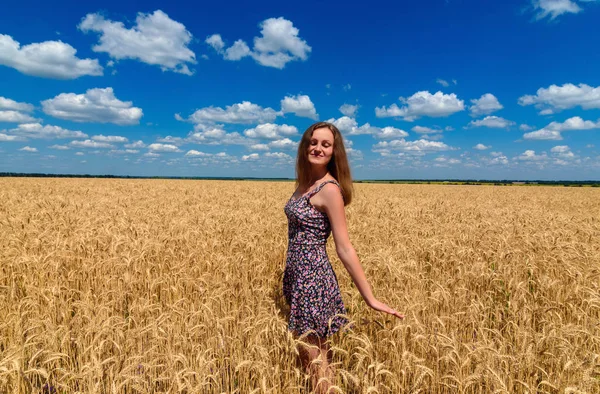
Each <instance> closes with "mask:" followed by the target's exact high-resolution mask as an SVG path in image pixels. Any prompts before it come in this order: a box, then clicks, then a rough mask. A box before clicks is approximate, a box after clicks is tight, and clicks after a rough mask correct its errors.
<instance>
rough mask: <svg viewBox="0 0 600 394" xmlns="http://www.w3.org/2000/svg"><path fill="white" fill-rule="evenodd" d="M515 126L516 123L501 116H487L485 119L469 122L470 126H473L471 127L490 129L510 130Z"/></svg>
mask: <svg viewBox="0 0 600 394" xmlns="http://www.w3.org/2000/svg"><path fill="white" fill-rule="evenodd" d="M514 124H515V122H512V121H510V120H506V119H504V118H501V117H499V116H486V117H485V118H483V119H481V120H473V121H471V122H469V126H471V127H490V128H497V129H504V128H508V127H510V126H513V125H514Z"/></svg>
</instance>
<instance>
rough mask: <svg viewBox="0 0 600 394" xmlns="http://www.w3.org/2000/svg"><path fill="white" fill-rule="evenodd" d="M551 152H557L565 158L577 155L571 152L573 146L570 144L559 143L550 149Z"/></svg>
mask: <svg viewBox="0 0 600 394" xmlns="http://www.w3.org/2000/svg"><path fill="white" fill-rule="evenodd" d="M550 152H552V153H554V154H557V155H559V156H561V157H563V158H572V157H574V156H575V155H574V154H573V152H571V148H569V146H568V145H557V146H555V147H553V148H552V149H550Z"/></svg>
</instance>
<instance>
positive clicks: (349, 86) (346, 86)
mask: <svg viewBox="0 0 600 394" xmlns="http://www.w3.org/2000/svg"><path fill="white" fill-rule="evenodd" d="M342 89H344V91H345V92H347V91H349V90H351V89H352V85H350V84H349V83H347V84H345V85H343V86H342Z"/></svg>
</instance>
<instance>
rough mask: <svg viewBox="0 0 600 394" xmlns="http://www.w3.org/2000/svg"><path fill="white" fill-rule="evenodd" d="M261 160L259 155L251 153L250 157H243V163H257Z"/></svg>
mask: <svg viewBox="0 0 600 394" xmlns="http://www.w3.org/2000/svg"><path fill="white" fill-rule="evenodd" d="M259 158H260V156H259V154H258V153H250V154H249V155H244V156H242V160H243V161H256V160H258V159H259Z"/></svg>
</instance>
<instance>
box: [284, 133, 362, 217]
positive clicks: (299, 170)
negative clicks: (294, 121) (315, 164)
mask: <svg viewBox="0 0 600 394" xmlns="http://www.w3.org/2000/svg"><path fill="white" fill-rule="evenodd" d="M322 127H326V128H328V129H329V130H331V132H332V133H333V155H332V156H331V160H330V161H329V163H328V164H327V170H328V171H329V173H330V174H331V175H332V176H333V177H334V178H335V179H336V180H337V182H338V183H339V184H340V188H341V189H342V196H343V197H344V206H346V205H348V204H350V202H351V201H352V193H353V186H352V175H351V173H350V165H349V164H348V156H347V155H346V148H345V147H344V139H343V138H342V133H340V131H339V130H338V128H337V127H335V125H333V124H331V123H328V122H317V123H315V124H312V125H311V126H310V127H309V128H307V129H306V131H305V132H304V134H303V135H302V139H301V140H300V145H298V156H297V157H296V187H298V186H299V185H307V184H309V182H310V162H309V161H308V146H309V145H310V140H311V138H312V135H313V131H314V130H316V129H320V128H322Z"/></svg>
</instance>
